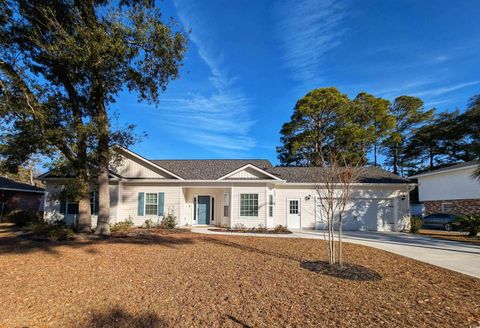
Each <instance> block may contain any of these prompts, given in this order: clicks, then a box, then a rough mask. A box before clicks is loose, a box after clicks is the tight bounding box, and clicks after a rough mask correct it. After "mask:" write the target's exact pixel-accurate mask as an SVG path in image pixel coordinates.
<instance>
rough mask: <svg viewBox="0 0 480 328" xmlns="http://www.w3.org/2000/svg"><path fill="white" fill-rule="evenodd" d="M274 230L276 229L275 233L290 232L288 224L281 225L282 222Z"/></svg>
mask: <svg viewBox="0 0 480 328" xmlns="http://www.w3.org/2000/svg"><path fill="white" fill-rule="evenodd" d="M273 231H274V232H275V233H288V232H290V230H288V229H287V227H286V226H283V225H281V224H279V225H277V226H276V227H275V228H274V229H273Z"/></svg>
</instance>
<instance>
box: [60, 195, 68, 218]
mask: <svg viewBox="0 0 480 328" xmlns="http://www.w3.org/2000/svg"><path fill="white" fill-rule="evenodd" d="M60 213H61V214H63V215H65V214H66V213H67V201H66V200H65V199H62V200H61V201H60Z"/></svg>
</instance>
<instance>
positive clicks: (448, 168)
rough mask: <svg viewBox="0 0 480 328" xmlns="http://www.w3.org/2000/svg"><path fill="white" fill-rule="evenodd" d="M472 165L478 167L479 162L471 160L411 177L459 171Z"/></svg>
mask: <svg viewBox="0 0 480 328" xmlns="http://www.w3.org/2000/svg"><path fill="white" fill-rule="evenodd" d="M472 165H480V160H473V161H469V162H463V163H458V164H453V165H449V166H445V167H442V168H440V169H436V170H432V171H427V172H422V173H419V174H415V175H413V176H412V177H417V176H421V175H424V174H430V173H440V172H444V171H450V170H455V169H461V168H462V167H468V166H472Z"/></svg>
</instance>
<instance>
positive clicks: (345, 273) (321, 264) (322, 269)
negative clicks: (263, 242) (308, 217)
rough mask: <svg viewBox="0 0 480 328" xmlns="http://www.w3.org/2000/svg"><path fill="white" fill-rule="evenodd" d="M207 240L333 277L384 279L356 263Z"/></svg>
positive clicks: (224, 241) (213, 239) (367, 279)
mask: <svg viewBox="0 0 480 328" xmlns="http://www.w3.org/2000/svg"><path fill="white" fill-rule="evenodd" d="M204 240H205V241H207V242H211V243H215V244H217V245H221V246H227V247H232V248H235V249H239V250H242V251H247V252H253V253H257V254H262V255H268V256H274V257H277V258H280V259H285V260H290V261H295V262H298V263H300V267H302V268H304V269H307V270H310V271H313V272H316V273H321V274H325V275H329V276H332V277H336V278H340V279H344V280H355V281H379V280H382V276H381V275H380V274H379V273H377V272H376V271H374V270H372V269H369V268H367V267H364V266H361V265H358V264H354V263H344V265H343V267H342V268H340V267H339V266H338V265H334V266H331V265H329V263H328V262H325V261H304V260H303V259H301V258H298V257H294V256H290V255H287V254H282V253H278V252H273V251H268V250H263V249H259V248H256V247H252V246H248V245H244V244H240V243H234V242H232V241H227V240H224V239H216V238H208V237H206V238H204Z"/></svg>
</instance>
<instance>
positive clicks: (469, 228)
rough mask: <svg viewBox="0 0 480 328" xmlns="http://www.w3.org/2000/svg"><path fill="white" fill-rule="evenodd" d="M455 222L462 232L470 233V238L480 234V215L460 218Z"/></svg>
mask: <svg viewBox="0 0 480 328" xmlns="http://www.w3.org/2000/svg"><path fill="white" fill-rule="evenodd" d="M455 221H457V222H458V223H459V224H460V225H459V228H460V230H461V231H465V232H468V235H469V236H472V237H473V236H476V235H477V234H478V233H479V232H480V215H470V216H459V217H458V218H457V219H456V220H455Z"/></svg>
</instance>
